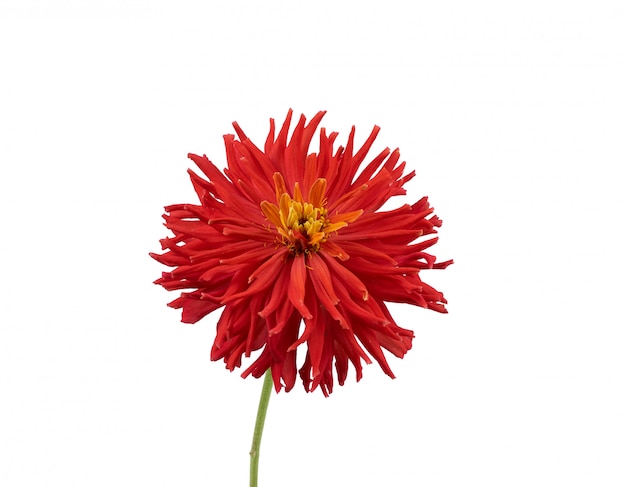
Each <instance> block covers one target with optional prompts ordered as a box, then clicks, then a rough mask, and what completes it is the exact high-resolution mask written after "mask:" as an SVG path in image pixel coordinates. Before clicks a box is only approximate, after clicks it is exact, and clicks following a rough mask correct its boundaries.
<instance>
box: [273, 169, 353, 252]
mask: <svg viewBox="0 0 626 487" xmlns="http://www.w3.org/2000/svg"><path fill="white" fill-rule="evenodd" d="M274 184H275V186H276V202H277V203H278V205H274V204H272V203H270V202H269V201H263V202H262V203H261V211H263V214H264V215H265V216H266V217H267V219H268V220H269V221H270V222H271V223H272V224H273V225H274V226H275V227H276V230H277V231H278V234H279V237H278V239H279V241H280V242H281V243H283V244H284V245H286V246H287V247H289V250H290V251H291V252H292V253H293V254H295V255H299V254H301V253H309V252H317V251H318V250H319V249H320V246H321V245H322V244H323V243H324V242H325V241H326V240H328V238H329V237H330V235H331V234H332V233H335V232H337V230H339V229H340V228H343V227H345V226H346V225H348V223H349V222H353V221H354V220H356V219H357V218H358V217H359V216H360V215H361V213H363V211H362V210H358V211H354V212H350V213H344V214H342V215H335V216H333V217H329V216H328V211H327V210H326V198H325V197H324V193H325V192H326V179H323V178H318V179H317V180H316V181H315V182H314V183H313V184H312V185H311V189H310V190H309V194H308V199H307V200H306V201H305V199H304V198H303V196H302V192H301V190H300V185H299V184H298V183H296V184H295V186H294V190H293V197H291V196H290V195H289V193H288V192H287V188H286V186H285V181H284V180H283V177H282V175H281V174H280V173H275V174H274Z"/></svg>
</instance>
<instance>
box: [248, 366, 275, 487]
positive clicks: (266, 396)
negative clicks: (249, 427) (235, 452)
mask: <svg viewBox="0 0 626 487" xmlns="http://www.w3.org/2000/svg"><path fill="white" fill-rule="evenodd" d="M273 385H274V381H273V380H272V372H271V369H268V370H267V372H265V377H264V378H263V389H261V399H260V400H259V410H258V411H257V413H256V423H255V424H254V435H253V436H252V448H251V449H250V487H257V485H258V484H257V482H258V478H259V449H260V448H261V436H262V435H263V425H264V424H265V415H266V414H267V406H268V404H269V402H270V395H271V394H272V386H273Z"/></svg>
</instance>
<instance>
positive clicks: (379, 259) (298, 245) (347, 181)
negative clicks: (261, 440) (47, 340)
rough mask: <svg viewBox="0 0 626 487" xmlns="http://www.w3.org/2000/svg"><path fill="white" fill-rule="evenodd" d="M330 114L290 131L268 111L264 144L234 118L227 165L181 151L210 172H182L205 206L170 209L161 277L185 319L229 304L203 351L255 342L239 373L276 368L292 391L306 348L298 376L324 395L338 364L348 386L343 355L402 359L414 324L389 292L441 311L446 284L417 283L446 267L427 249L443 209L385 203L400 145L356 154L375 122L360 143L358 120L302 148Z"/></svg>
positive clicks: (398, 169)
mask: <svg viewBox="0 0 626 487" xmlns="http://www.w3.org/2000/svg"><path fill="white" fill-rule="evenodd" d="M324 113H325V112H319V113H318V114H317V115H316V116H315V117H313V119H312V120H311V121H310V122H309V124H308V125H307V124H306V119H305V117H304V116H302V117H301V118H300V120H299V122H298V123H297V125H296V127H295V129H294V130H293V134H292V135H291V138H289V137H288V132H289V128H290V125H291V117H292V111H291V110H290V111H289V113H288V115H287V118H286V120H285V122H284V123H283V125H282V128H281V129H280V131H279V132H278V134H277V135H275V125H274V120H270V131H269V135H268V137H267V140H266V141H265V146H264V147H263V149H261V148H259V147H257V146H256V145H254V144H253V143H252V141H251V140H250V139H249V138H248V137H247V136H246V135H245V133H244V132H243V131H242V130H241V128H240V127H239V125H238V124H237V123H236V122H235V123H233V126H234V128H235V131H236V133H237V135H238V137H239V140H237V138H236V137H235V136H233V135H225V136H224V141H225V145H226V157H227V162H228V167H227V168H226V169H225V170H224V172H223V173H222V172H221V171H220V170H218V168H217V167H216V166H215V165H214V164H213V163H212V162H211V161H209V160H208V159H207V157H206V156H202V157H200V156H197V155H194V154H189V157H190V158H191V159H192V160H193V161H194V162H195V163H196V164H197V166H198V167H199V168H200V170H201V171H202V172H203V173H204V175H205V176H206V177H207V178H208V180H206V179H203V178H202V177H200V176H199V175H197V174H196V173H195V172H193V171H191V170H189V174H190V176H191V181H192V184H193V186H194V189H195V191H196V193H197V194H198V197H199V200H200V203H199V204H178V205H171V206H167V207H166V208H165V211H166V213H165V215H164V218H165V226H166V227H167V228H169V229H170V230H171V231H172V232H173V235H174V236H173V237H169V238H165V239H163V240H161V245H162V248H163V250H164V251H165V252H164V253H163V254H151V255H152V257H154V258H155V259H156V260H157V261H159V262H160V263H162V264H164V265H166V266H169V267H173V268H174V269H173V270H171V272H164V273H163V275H162V277H161V278H160V279H158V280H156V281H155V283H157V284H160V285H162V286H163V287H164V288H165V289H167V290H178V289H189V290H191V291H190V292H183V293H182V294H181V296H180V297H179V298H177V299H175V300H174V301H172V302H171V303H169V306H171V307H172V308H182V321H183V322H185V323H196V322H197V321H198V320H200V319H201V318H203V317H204V316H206V315H207V314H209V313H211V312H212V311H215V310H217V309H219V308H222V307H223V308H224V309H223V311H222V314H221V317H220V318H219V321H218V323H217V336H216V338H215V342H214V344H213V347H212V349H211V359H212V360H220V359H223V360H224V362H225V363H226V368H227V369H229V370H231V371H232V370H233V369H235V368H236V367H240V366H241V362H242V357H243V356H245V357H250V355H251V354H252V352H254V351H256V350H261V352H260V354H259V355H258V357H257V358H256V360H254V362H253V363H252V364H251V365H250V366H249V367H248V368H247V369H246V370H245V371H244V372H243V374H242V375H243V376H244V377H246V376H248V375H252V376H254V377H260V376H262V375H263V374H264V373H265V372H266V371H267V370H268V369H271V373H272V377H273V380H274V385H275V388H276V390H277V391H278V390H280V389H281V388H282V387H284V388H285V390H286V391H289V390H291V389H292V387H293V386H294V384H295V381H296V375H297V372H298V370H297V369H298V366H297V365H296V353H297V351H298V350H302V349H306V357H305V359H304V362H303V363H302V364H301V366H300V369H299V375H300V377H301V379H302V381H303V384H304V387H305V389H306V390H307V391H312V390H314V389H316V388H318V387H319V388H320V389H321V390H322V392H323V393H324V395H328V394H330V393H331V392H332V389H333V381H334V378H333V376H334V372H333V366H334V368H335V370H336V374H337V380H338V382H339V384H340V385H343V384H344V382H345V380H346V377H347V375H348V368H349V363H351V364H352V366H353V367H354V369H355V370H356V379H357V381H358V380H360V379H361V376H362V362H365V363H371V362H372V361H371V358H370V356H371V357H373V358H374V359H375V360H376V361H377V362H378V363H379V364H380V366H381V368H382V369H383V371H384V372H385V373H386V374H387V375H389V376H391V377H394V376H393V373H392V371H391V369H390V368H389V365H388V363H387V360H386V358H385V354H384V353H383V349H385V350H387V351H389V352H391V353H392V354H393V355H395V356H397V357H403V356H404V354H405V353H406V352H407V351H408V350H409V349H410V348H411V341H412V338H413V332H412V331H410V330H406V329H404V328H401V327H399V326H398V325H397V324H396V323H395V321H394V319H393V318H392V316H391V314H390V313H389V310H388V308H387V306H386V304H385V303H386V302H399V303H409V304H413V305H416V306H421V307H423V308H428V309H432V310H435V311H439V312H446V309H445V307H444V304H445V303H446V300H445V299H444V297H443V294H442V293H440V292H439V291H437V290H435V289H434V288H432V287H431V286H429V285H428V284H426V283H424V282H423V281H422V280H421V277H420V273H421V271H422V270H424V269H443V268H445V267H446V266H448V265H449V264H451V263H452V261H451V260H450V261H446V262H440V263H436V262H435V260H436V259H435V257H434V256H432V255H430V254H428V253H426V252H425V250H426V249H427V248H429V247H431V246H432V245H433V244H434V243H435V242H436V241H437V238H433V237H431V238H428V239H426V240H422V239H420V237H424V236H426V235H430V234H433V233H435V227H439V226H441V220H440V219H439V218H437V217H436V216H434V215H433V209H432V208H431V207H430V206H429V204H428V201H427V198H426V197H424V198H422V199H420V200H419V201H417V202H416V203H415V204H413V205H408V204H405V205H402V206H400V207H399V208H397V209H394V210H391V211H379V210H380V208H381V206H382V205H383V204H384V203H385V202H386V201H387V200H388V199H389V198H390V197H392V196H395V195H403V194H406V192H405V190H404V189H403V185H404V183H406V182H407V181H409V180H410V179H411V178H413V177H414V175H415V172H411V173H410V174H407V175H403V172H404V168H405V163H404V162H401V163H399V162H398V161H399V160H400V153H399V151H398V150H397V149H396V150H394V151H390V150H389V149H385V150H383V151H382V152H381V153H380V154H378V155H377V156H376V157H374V158H373V159H372V160H371V161H370V162H369V163H368V164H366V165H364V164H363V162H364V161H365V158H366V156H367V153H368V151H369V149H370V148H371V146H372V144H373V142H374V140H375V138H376V136H377V134H378V132H379V130H380V129H379V128H378V127H374V129H373V130H372V132H371V134H370V135H369V137H368V138H367V140H366V141H365V143H364V144H363V146H362V147H361V148H360V149H358V150H357V151H356V153H355V151H354V134H355V129H354V127H353V128H352V131H351V132H350V136H349V137H348V141H347V144H346V147H345V148H344V147H339V148H338V149H336V150H335V149H334V148H333V144H334V142H335V139H336V137H337V135H338V134H337V133H335V132H333V133H330V134H327V133H326V131H325V129H324V128H321V129H320V135H319V139H320V141H319V152H318V153H309V146H310V143H311V140H312V138H313V135H314V133H315V131H316V130H317V127H318V125H319V123H320V121H321V119H322V117H323V116H324Z"/></svg>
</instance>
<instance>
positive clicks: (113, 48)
mask: <svg viewBox="0 0 626 487" xmlns="http://www.w3.org/2000/svg"><path fill="white" fill-rule="evenodd" d="M410 4H411V5H413V7H412V9H408V5H410ZM625 25H626V4H625V3H624V2H621V1H614V2H611V1H594V2H591V1H588V2H584V1H567V2H566V1H556V0H541V1H525V2H501V1H491V2H490V1H475V2H464V1H456V2H454V1H452V2H415V3H411V2H405V3H400V2H389V1H386V2H365V1H362V2H341V1H334V2H328V1H316V2H307V3H306V5H305V2H294V1H291V2H288V1H284V2H276V1H271V2H261V1H259V2H224V3H223V4H222V3H216V2H210V1H208V0H207V1H204V2H184V1H183V2H171V3H166V2H162V1H147V0H146V1H121V0H115V1H106V2H104V1H102V2H97V1H92V2H85V1H78V0H76V1H37V0H23V1H19V2H18V1H15V2H7V1H2V2H0V87H1V89H0V209H1V220H0V234H1V238H0V252H1V253H0V255H1V258H2V278H1V279H0V299H1V302H0V326H1V328H0V484H1V485H3V486H7V487H9V486H11V487H12V486H29V487H30V486H44V487H56V486H59V487H73V486H77V487H78V486H80V487H96V486H107V487H109V486H133V487H134V486H150V487H158V486H185V487H192V486H207V485H209V486H242V485H246V483H247V476H248V470H247V469H248V456H247V452H248V449H249V444H250V439H251V434H252V427H253V422H254V415H255V413H256V406H257V401H258V394H259V391H260V386H261V384H260V382H259V381H256V380H252V379H247V380H243V379H241V378H240V377H239V375H238V374H237V373H233V374H230V373H228V372H227V371H225V370H224V367H223V364H222V363H213V362H210V360H209V350H210V346H211V343H212V340H213V338H214V333H215V332H214V328H215V320H216V316H211V317H210V318H207V319H205V320H203V321H202V322H201V323H199V324H196V325H193V326H190V325H183V324H181V323H180V322H179V319H180V314H179V311H175V310H172V309H169V308H167V307H166V303H167V302H168V301H170V300H172V299H174V297H175V295H174V294H173V293H167V292H165V291H164V290H163V289H162V288H160V287H157V286H154V285H152V284H151V282H152V281H153V280H154V279H155V278H156V277H158V276H159V274H160V272H161V271H162V270H163V269H162V267H161V266H160V265H159V264H158V263H156V262H154V261H152V260H151V259H149V258H148V255H147V254H148V252H149V251H158V250H159V244H158V239H159V238H162V237H164V236H166V235H167V231H166V229H165V228H164V227H162V226H161V213H162V207H163V206H164V205H166V204H170V203H180V202H194V201H195V195H194V193H193V191H192V187H191V184H190V183H189V181H188V179H187V175H186V173H185V171H186V169H187V168H188V167H190V161H188V160H187V159H186V154H187V152H196V153H200V154H202V153H206V154H207V155H208V156H209V157H210V158H211V159H212V160H213V161H215V162H216V163H217V164H218V165H220V166H222V165H223V164H224V160H225V157H224V151H223V143H222V134H224V133H232V128H231V126H230V123H231V122H232V121H233V120H237V121H238V122H239V123H240V124H241V125H242V127H243V128H244V130H246V131H247V132H248V134H249V135H250V136H251V137H252V138H253V140H256V141H259V143H262V142H263V140H264V137H265V135H266V131H267V128H268V119H269V117H274V118H276V119H277V120H281V119H282V118H283V117H284V116H285V114H286V112H287V109H288V108H289V107H292V108H293V109H294V111H295V112H296V114H300V113H305V114H306V115H307V116H308V117H311V116H313V115H314V114H315V113H316V112H317V111H318V110H320V109H324V110H328V114H327V116H326V117H325V119H324V123H323V125H324V126H325V127H327V128H329V129H330V130H336V131H339V132H340V134H341V135H340V137H339V140H340V141H342V142H344V141H345V140H346V137H347V134H348V132H349V129H350V126H351V125H352V124H355V125H356V126H357V138H359V140H360V141H363V140H364V138H365V137H366V135H367V134H369V131H370V130H371V127H372V126H373V125H374V124H378V125H380V126H381V127H382V132H381V134H380V136H379V139H378V143H377V145H376V146H375V148H376V149H378V150H380V149H382V148H383V147H385V146H387V145H388V146H391V147H392V148H394V147H400V149H401V151H402V155H403V158H404V159H405V160H407V162H408V166H409V168H410V169H415V170H416V171H417V174H418V175H417V177H416V178H415V179H414V180H413V181H412V182H411V184H410V185H409V187H408V189H409V193H410V195H411V198H410V199H411V200H413V201H415V200H417V199H418V198H419V197H420V196H422V195H424V194H426V195H428V196H429V197H430V198H431V201H432V204H433V205H434V206H435V208H436V210H437V213H438V215H439V216H441V218H442V219H443V220H444V226H443V228H442V229H441V232H440V237H441V240H440V243H439V244H438V245H437V247H436V248H435V250H436V254H437V255H438V256H439V257H440V259H442V260H444V259H448V258H454V259H455V262H456V263H455V265H453V266H452V267H450V268H448V270H446V271H432V272H429V273H424V279H425V280H426V281H427V282H430V283H433V284H434V285H435V286H436V287H438V288H439V289H441V290H443V291H444V292H445V294H446V297H447V298H448V300H449V301H450V305H449V311H450V313H449V314H448V315H439V314H437V313H433V312H428V311H425V310H422V309H417V308H412V307H409V306H398V307H394V313H395V316H396V318H397V321H398V322H399V324H400V325H403V326H405V327H409V328H411V329H413V330H414V331H415V334H416V338H415V341H414V348H413V350H412V351H411V352H410V353H409V354H408V355H407V356H406V357H405V359H404V360H397V359H393V358H392V359H391V362H390V363H391V366H392V368H393V370H394V371H395V373H396V375H397V379H396V380H390V379H388V378H387V377H386V376H384V375H383V374H382V372H381V371H380V369H378V368H377V366H374V365H372V366H368V367H366V368H365V377H364V379H363V380H362V381H361V382H360V383H359V384H355V383H354V376H353V373H352V374H351V376H350V380H349V384H347V385H346V386H344V387H342V388H340V387H337V388H336V390H335V392H334V393H333V394H332V396H331V397H330V398H329V399H325V398H324V397H323V396H322V394H321V393H319V392H316V393H313V394H306V393H304V391H303V390H302V388H301V386H297V387H296V388H295V389H294V390H293V391H292V392H291V393H289V394H285V393H281V394H279V395H275V396H274V397H273V398H272V401H271V404H270V410H269V414H268V419H267V424H266V431H265V436H264V443H263V448H262V454H261V485H263V486H265V487H268V486H274V487H280V486H317V485H329V486H345V485H348V486H352V485H363V486H373V485H390V486H429V487H440V486H455V487H456V486H466V485H480V486H482V487H484V486H498V487H500V486H555V485H572V486H596V485H601V486H606V487H609V486H624V485H626V466H625V457H626V392H625V389H624V387H625V379H626V358H625V356H624V350H625V345H626V331H625V329H624V327H625V326H626V320H625V316H624V291H625V285H624V277H623V276H624V272H625V271H626V268H625V267H626V266H625V258H624V247H625V242H624V232H623V227H624V210H625V209H626V204H625V203H626V202H625V197H624V189H623V186H624V176H623V175H622V172H621V166H624V164H625V163H626V149H625V143H624V135H625V133H626V131H625V129H626V115H625V114H626V95H625V91H626V90H625V88H624V87H625V86H626V53H625V52H626V50H625V48H624V46H626V35H625V31H626V29H625V27H624V26H625ZM399 203H400V200H398V204H399Z"/></svg>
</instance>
